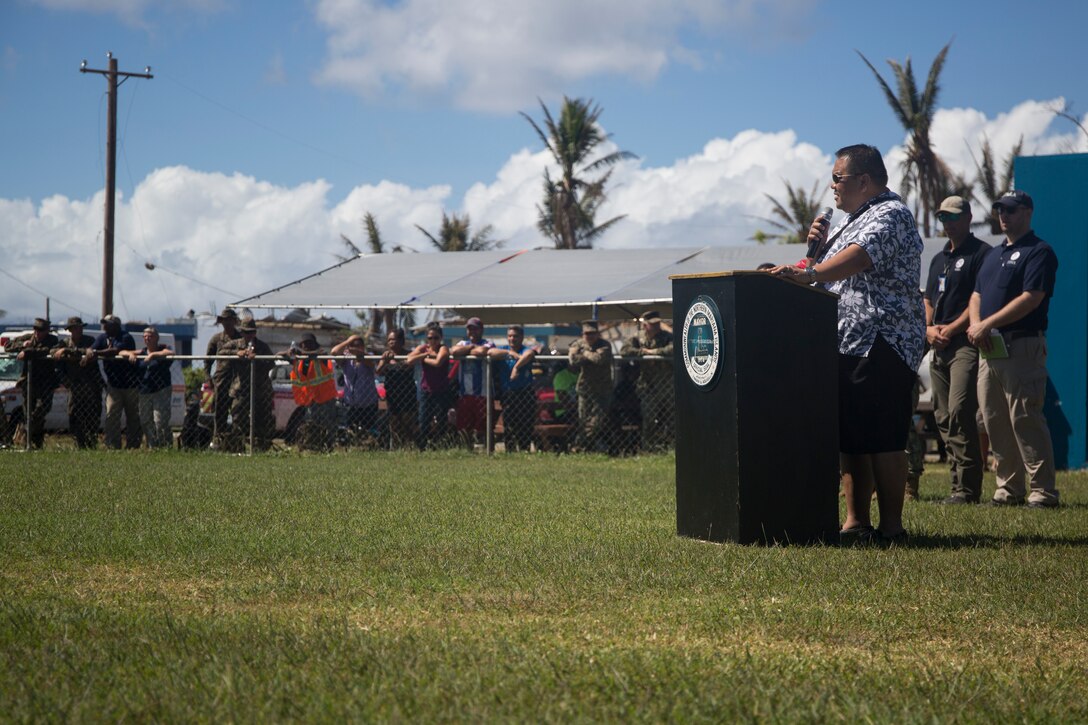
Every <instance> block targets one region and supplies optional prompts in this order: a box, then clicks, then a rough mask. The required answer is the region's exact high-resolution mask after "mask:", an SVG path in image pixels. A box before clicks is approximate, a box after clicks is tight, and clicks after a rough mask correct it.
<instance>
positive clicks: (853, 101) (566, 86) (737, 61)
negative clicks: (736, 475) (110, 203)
mask: <svg viewBox="0 0 1088 725" xmlns="http://www.w3.org/2000/svg"><path fill="white" fill-rule="evenodd" d="M1085 7H1086V6H1085V5H1084V4H1082V3H1067V2H1062V3H1059V2H1055V1H1052V0H1042V1H1041V2H1036V3H1032V4H1030V5H1026V4H1024V3H1013V2H996V3H995V2H989V3H947V2H940V3H938V2H916V3H911V4H909V6H908V5H905V4H902V3H858V2H819V1H817V0H765V1H763V2H751V0H600V1H596V2H595V1H592V0H591V1H590V2H585V0H580V1H578V2H575V1H574V0H550V1H546V0H522V1H521V2H516V3H512V2H503V1H502V0H477V1H475V2H462V1H459V0H446V1H445V2H443V1H441V0H403V1H396V2H377V1H375V0H309V1H307V2H298V3H287V2H275V3H273V2H255V1H243V0H173V1H172V2H152V0H39V1H37V2H32V1H31V0H6V1H5V2H3V3H2V4H0V111H2V112H0V138H3V139H4V142H3V146H4V154H3V158H4V165H3V168H4V170H5V172H6V173H4V174H2V175H0V270H2V271H3V272H4V273H7V274H11V275H14V276H16V277H18V278H19V279H20V280H21V281H22V282H23V284H18V283H15V282H14V281H13V280H11V279H10V278H9V277H4V278H3V282H2V284H0V289H2V290H3V291H0V309H4V310H6V311H7V319H8V320H12V319H16V318H20V317H25V316H28V315H30V316H32V315H34V314H40V310H41V309H42V307H43V297H42V294H43V293H44V294H49V295H50V296H51V297H52V298H53V299H54V302H53V308H54V310H56V311H55V312H54V313H53V316H54V317H55V318H59V317H63V316H66V315H68V314H72V313H73V312H72V310H75V311H78V312H80V313H83V314H85V315H90V316H92V317H93V316H95V315H96V314H97V312H98V299H99V295H98V291H97V290H98V287H99V285H100V283H101V280H100V271H99V265H100V261H99V260H100V254H101V252H100V246H101V240H100V236H99V230H100V228H101V223H102V222H101V203H102V187H103V177H104V154H105V141H104V136H105V87H106V83H105V80H104V79H103V78H102V77H100V76H97V75H91V74H86V75H85V74H81V73H79V71H78V69H79V63H80V61H81V60H82V59H84V58H86V59H87V61H88V64H89V66H91V67H93V68H105V67H106V65H107V60H106V57H105V54H106V52H107V51H112V52H113V53H114V55H115V56H116V57H117V58H118V59H119V61H120V68H121V69H122V70H129V71H141V70H142V69H143V68H144V66H145V65H150V66H151V68H152V73H154V75H155V78H154V79H153V80H140V79H132V80H130V81H128V82H127V83H125V84H124V85H123V86H122V87H121V91H120V97H119V128H120V154H119V157H118V189H119V192H120V194H121V203H120V205H119V208H118V230H117V235H118V252H117V254H118V258H117V285H118V288H119V291H118V301H117V307H118V312H119V313H121V314H122V315H123V316H125V317H136V318H142V319H148V318H150V319H162V318H164V317H168V316H171V315H177V314H182V313H184V312H185V310H187V309H189V308H194V309H196V310H198V311H202V310H205V309H210V308H211V307H213V306H221V305H222V304H224V303H226V302H228V301H231V300H232V299H236V298H240V297H244V296H248V295H250V294H253V293H255V292H259V291H262V290H264V289H267V288H269V287H272V286H275V285H279V284H282V283H284V282H286V281H288V280H290V279H293V278H296V277H298V276H301V275H303V274H306V273H309V272H311V271H315V270H317V269H320V268H322V267H325V266H327V265H329V264H331V263H334V262H335V261H336V257H335V255H336V254H338V253H342V252H343V247H342V245H341V244H340V242H339V235H340V234H347V235H348V236H350V237H353V238H356V239H357V240H359V239H361V237H362V233H361V231H360V223H359V220H360V219H361V217H362V215H363V213H364V212H365V211H372V212H373V213H375V215H376V216H377V218H378V222H379V225H380V226H381V229H382V232H383V234H384V235H385V237H386V238H387V240H389V241H390V242H393V243H402V244H407V245H409V246H412V247H415V248H416V249H419V250H420V251H426V246H427V242H426V239H425V238H424V237H423V235H422V234H420V233H419V231H418V230H417V229H416V228H415V225H416V224H420V225H422V226H424V227H426V228H428V229H436V228H437V226H438V222H439V219H440V217H441V214H442V212H443V211H444V210H445V211H455V212H459V213H461V212H467V213H469V214H470V215H471V217H472V220H473V224H474V226H481V225H483V224H493V225H494V227H495V231H496V236H498V237H499V238H502V239H506V240H507V242H506V245H507V246H508V247H510V248H522V247H530V246H537V245H539V244H542V243H544V242H543V240H542V239H541V238H540V236H539V234H538V233H537V232H536V230H535V227H534V225H535V221H536V210H535V204H536V203H537V201H538V195H539V179H540V175H541V173H542V172H543V169H544V168H545V165H546V163H547V159H546V157H545V156H544V155H543V154H542V153H541V148H540V146H539V142H538V140H537V139H536V137H535V135H534V134H533V132H532V130H531V128H530V127H529V125H528V124H527V123H526V121H525V120H524V119H523V118H522V117H521V116H520V115H519V111H524V112H527V113H529V114H530V115H532V116H533V117H534V118H539V117H540V111H539V106H538V103H537V100H536V99H537V98H540V99H542V100H543V101H544V102H545V103H546V104H547V105H548V106H549V107H550V108H552V109H555V108H557V106H558V103H559V99H560V98H561V97H562V95H563V94H567V95H570V96H581V97H589V98H593V99H594V100H595V101H596V102H598V103H599V104H600V105H601V106H603V108H604V109H605V110H604V114H603V115H602V122H603V125H604V126H605V128H606V130H607V131H608V132H609V133H611V134H613V136H612V139H613V142H614V143H615V144H616V146H617V147H619V148H623V149H626V150H630V151H633V152H635V153H636V154H638V155H639V159H638V160H637V161H634V162H631V163H629V164H626V165H624V167H622V168H619V169H617V171H616V173H615V177H614V183H613V193H612V195H611V200H610V203H609V206H608V207H607V208H606V209H605V212H606V213H607V214H609V215H612V214H627V215H628V218H627V219H626V220H624V221H623V222H622V223H621V224H619V225H617V226H616V227H615V228H614V230H613V231H611V232H610V233H609V235H608V236H607V237H605V239H604V240H602V243H601V246H611V247H622V246H628V247H645V246H657V245H675V246H681V245H682V246H702V245H707V244H711V245H718V244H736V243H749V242H748V241H747V240H748V239H749V238H750V237H751V235H752V233H753V232H754V231H755V230H756V229H757V228H760V227H763V228H767V225H766V224H765V223H761V222H760V221H759V217H760V216H763V215H767V214H768V213H769V203H768V202H767V200H766V198H765V197H764V196H763V194H764V193H770V194H773V195H776V196H780V195H781V192H782V188H783V184H782V182H783V180H790V181H791V182H793V183H795V184H801V185H803V186H805V187H806V188H811V186H812V184H813V183H815V182H816V181H817V180H821V182H822V180H823V179H826V177H827V174H828V172H829V170H830V167H831V154H832V153H833V151H834V150H835V149H836V148H838V147H839V146H842V145H846V144H848V143H855V142H859V141H864V142H869V143H873V144H876V145H877V146H879V147H880V148H881V149H882V150H883V151H884V152H885V153H886V155H887V158H888V163H889V167H890V170H892V171H893V188H894V184H895V182H896V181H897V178H896V177H897V174H896V173H895V171H894V166H895V165H896V164H897V159H898V158H899V157H898V156H897V154H898V153H900V150H899V147H901V145H902V143H903V139H904V133H903V131H902V129H901V128H900V127H899V126H898V124H897V122H896V120H895V118H894V117H893V115H892V113H891V111H890V110H889V109H888V107H887V105H886V103H885V101H884V99H883V96H882V95H881V92H880V90H879V88H878V87H877V85H876V83H875V82H874V79H873V77H872V74H871V73H870V71H869V70H868V69H867V68H866V67H865V65H864V64H863V63H862V61H861V59H860V58H859V57H858V55H857V53H856V52H855V51H861V52H862V53H864V54H865V55H866V56H867V57H868V58H869V59H870V60H871V61H873V62H874V64H876V65H877V67H878V68H880V69H881V71H882V72H884V73H885V77H889V78H890V71H889V70H888V68H887V66H886V64H885V62H884V61H885V59H888V58H893V59H898V60H904V59H906V58H907V57H908V56H909V57H911V59H912V61H913V63H914V67H915V74H916V76H917V77H918V78H919V81H920V82H922V81H923V79H924V77H925V74H926V73H927V71H928V69H929V65H930V63H931V62H932V60H933V58H934V56H935V55H936V54H937V52H938V51H939V50H940V49H941V47H942V46H943V45H944V44H946V43H948V42H949V41H950V40H951V41H952V48H951V52H950V54H949V57H948V61H947V63H946V66H945V69H944V72H943V74H942V81H943V82H942V93H941V96H940V106H941V109H942V110H941V112H939V114H938V117H937V119H936V121H935V124H934V140H935V143H936V145H937V148H938V151H939V152H940V153H941V154H942V156H943V157H944V158H946V160H948V161H949V162H950V163H951V164H952V166H953V168H957V169H960V170H962V171H964V172H968V176H969V177H970V176H972V175H973V174H972V173H970V172H971V171H972V168H973V167H972V166H971V153H972V152H974V153H976V154H977V149H978V146H979V144H980V143H981V140H982V138H984V137H985V138H989V139H990V140H991V141H992V142H993V143H994V145H995V147H996V148H997V149H998V150H999V151H1000V152H1001V153H1004V152H1005V151H1006V150H1007V149H1008V148H1010V147H1011V146H1012V144H1013V143H1014V142H1015V141H1016V139H1017V138H1018V137H1019V136H1020V135H1023V136H1024V138H1025V152H1026V153H1060V152H1068V151H1082V152H1083V151H1088V139H1086V137H1085V136H1084V135H1083V134H1081V132H1080V131H1078V130H1077V128H1076V127H1075V126H1074V125H1073V124H1072V123H1070V122H1068V121H1066V120H1062V119H1055V118H1054V116H1053V114H1052V113H1050V112H1048V111H1047V107H1048V106H1050V105H1052V104H1055V103H1061V102H1065V103H1066V104H1069V108H1070V109H1071V111H1072V113H1073V114H1074V115H1075V116H1076V117H1078V118H1080V119H1082V123H1084V124H1085V125H1088V117H1086V114H1085V112H1086V111H1088V80H1086V75H1085V73H1084V69H1085V68H1088V49H1086V47H1088V46H1086V45H1085V43H1084V42H1083V39H1082V37H1081V36H1082V34H1083V28H1085V27H1088V10H1086V9H1085ZM828 198H829V197H828ZM147 261H151V262H154V263H155V264H156V265H158V266H159V270H158V271H157V272H155V273H152V272H148V271H147V270H146V268H145V266H144V263H145V262H147ZM25 285H29V287H27V286H25Z"/></svg>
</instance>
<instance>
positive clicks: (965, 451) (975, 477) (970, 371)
mask: <svg viewBox="0 0 1088 725" xmlns="http://www.w3.org/2000/svg"><path fill="white" fill-rule="evenodd" d="M929 374H930V378H931V382H932V385H933V417H934V418H935V419H936V421H937V430H939V431H940V432H941V438H943V439H944V445H945V448H946V449H947V450H948V463H949V469H950V472H951V474H952V495H953V496H959V497H963V498H965V499H967V500H968V501H978V500H979V497H980V496H981V495H982V472H983V468H984V462H983V460H982V451H981V449H980V448H979V440H978V421H977V420H976V416H977V413H978V348H976V347H974V346H973V345H971V344H970V343H968V342H967V337H966V336H965V335H961V336H957V337H956V338H955V339H954V341H953V343H952V344H951V345H949V346H948V347H946V348H945V349H944V350H935V351H934V353H933V359H932V361H931V362H930V364H929Z"/></svg>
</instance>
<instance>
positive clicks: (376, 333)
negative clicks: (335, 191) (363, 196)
mask: <svg viewBox="0 0 1088 725" xmlns="http://www.w3.org/2000/svg"><path fill="white" fill-rule="evenodd" d="M363 231H365V232H366V246H367V249H368V250H369V251H370V253H371V254H384V253H385V251H386V244H385V240H383V239H382V234H381V230H379V229H378V220H377V219H376V218H375V217H374V215H373V214H371V213H370V212H369V211H368V212H367V213H366V214H364V215H363ZM340 241H341V242H343V243H344V246H345V247H346V248H347V250H348V252H349V253H350V254H351V257H342V256H340V255H337V256H338V257H340V259H341V260H342V261H345V262H346V261H347V260H348V259H351V258H354V257H358V256H360V255H361V254H362V253H363V250H361V249H359V247H358V246H357V245H356V244H355V242H353V241H351V239H349V238H348V236H347V235H346V234H341V235H340ZM406 248H407V247H405V246H404V245H401V244H396V245H394V246H393V247H391V248H390V249H389V251H390V252H393V253H394V254H397V253H400V252H403V251H404V250H405V249H406ZM401 315H402V317H408V318H409V320H410V319H412V318H413V317H414V316H413V315H412V314H411V311H410V310H408V311H405V312H402V313H401ZM355 316H356V317H358V318H359V320H360V321H361V322H367V320H368V319H369V324H368V326H367V337H368V338H369V339H370V340H372V341H373V340H375V339H377V338H379V337H380V332H381V328H382V323H383V322H384V324H385V329H386V331H387V332H388V331H389V330H392V329H393V328H394V327H395V326H396V322H397V319H396V318H397V310H395V309H391V308H383V309H379V308H376V307H375V308H372V309H371V310H370V315H369V317H368V316H367V314H366V313H365V312H362V311H361V310H355ZM405 324H408V325H410V324H412V323H411V322H406V323H405Z"/></svg>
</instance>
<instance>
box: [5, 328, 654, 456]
mask: <svg viewBox="0 0 1088 725" xmlns="http://www.w3.org/2000/svg"><path fill="white" fill-rule="evenodd" d="M641 322H642V333H641V334H640V335H639V336H636V337H633V338H631V339H629V340H627V341H625V342H623V343H622V349H621V357H618V358H617V357H615V356H614V355H613V348H612V344H611V343H609V342H606V341H604V340H602V339H601V335H600V329H599V326H598V323H597V322H596V321H589V322H585V323H582V326H581V328H582V334H581V337H580V338H579V339H577V340H576V341H575V342H574V343H573V344H572V345H571V346H570V349H569V354H568V355H565V356H564V355H561V354H558V351H554V350H552V351H548V350H543V349H542V348H541V347H540V346H531V345H528V344H526V341H525V331H524V329H523V328H522V326H520V325H510V326H509V327H508V328H507V329H506V341H505V342H501V341H499V342H495V341H492V340H489V339H487V338H485V337H484V335H483V333H484V326H483V323H482V321H481V320H480V319H479V318H477V317H473V318H470V319H469V320H468V321H467V323H466V325H465V335H464V337H463V338H461V339H457V340H450V341H447V340H446V330H444V329H443V328H442V327H441V326H440V325H439V324H438V323H431V324H430V325H428V326H427V328H426V331H425V336H424V339H423V340H422V341H421V342H419V343H418V344H412V343H411V341H410V340H409V339H408V337H407V335H406V333H405V331H404V330H403V329H395V330H392V331H390V332H389V333H388V335H387V336H386V342H385V347H384V349H383V350H381V352H380V354H378V353H377V351H374V350H369V349H368V345H367V340H366V339H365V338H364V337H362V336H360V335H351V336H350V337H348V338H346V339H344V340H341V341H339V342H337V343H336V344H334V345H333V346H332V347H331V348H330V349H328V350H326V349H324V348H322V347H321V345H320V344H319V342H318V340H317V338H316V336H315V335H314V334H313V333H305V334H303V335H302V336H301V338H300V339H299V341H298V343H297V344H295V343H292V345H291V347H290V348H289V349H286V350H280V351H274V350H272V349H271V347H270V346H269V345H268V344H267V343H266V342H264V341H263V340H261V339H260V337H259V335H258V332H259V331H258V325H257V322H256V320H254V319H253V317H252V316H249V315H244V316H239V315H238V313H237V312H235V310H233V309H231V308H226V309H224V310H223V311H222V312H221V313H220V314H219V315H218V316H217V318H216V324H217V325H219V326H221V330H220V331H218V332H216V334H215V335H213V336H212V337H211V339H210V340H209V342H208V346H207V349H206V351H205V354H204V356H203V364H204V381H203V385H202V386H201V389H200V390H199V391H188V392H187V394H186V396H185V415H184V421H183V422H182V424H181V426H180V429H179V430H178V431H177V435H176V436H175V431H174V430H173V429H172V428H171V412H172V396H173V393H174V384H173V382H172V378H171V373H172V371H171V367H172V366H173V365H180V363H179V362H178V361H177V360H175V359H174V357H175V351H174V350H172V349H171V348H170V347H169V346H167V345H164V344H162V343H161V342H160V336H159V333H158V331H157V330H156V329H155V328H154V327H153V326H149V327H147V328H146V329H144V331H143V343H144V344H143V347H138V346H137V343H136V341H135V339H134V338H133V335H132V334H131V333H129V332H127V331H125V329H124V327H123V325H122V322H121V320H120V319H119V318H118V317H117V316H115V315H107V316H105V317H104V318H102V320H101V326H102V331H101V333H100V334H98V335H97V336H96V337H92V336H90V335H88V334H86V333H85V332H84V328H85V323H84V322H83V320H82V319H80V318H78V317H72V318H69V319H68V321H67V325H66V329H67V331H68V333H69V334H68V336H66V337H64V338H63V339H61V338H59V337H58V336H57V335H55V334H54V333H53V332H52V326H51V324H50V322H49V321H48V320H44V319H37V320H35V322H34V325H33V331H32V332H31V333H29V334H25V335H23V336H21V337H17V338H15V339H14V340H12V341H11V342H9V344H8V346H7V349H6V351H5V354H6V355H7V356H9V357H10V356H14V357H15V359H17V360H19V361H21V362H22V368H21V370H22V375H21V377H20V379H19V382H18V387H19V389H20V390H21V391H22V393H23V398H24V399H23V404H22V405H20V406H15V407H13V408H12V409H11V410H10V411H8V414H7V415H5V418H4V421H3V429H2V430H0V445H8V446H10V445H16V446H20V447H22V446H25V447H30V448H41V447H42V446H43V444H44V441H45V433H46V425H45V422H46V416H47V415H48V414H49V413H50V410H51V407H52V405H53V401H54V393H55V391H56V390H57V389H58V387H60V386H62V385H63V386H64V387H65V388H66V389H67V391H68V402H67V414H68V419H67V430H68V432H69V433H70V435H71V436H72V439H73V441H74V443H75V445H76V446H77V447H78V448H95V447H97V446H98V444H99V435H98V432H99V427H100V424H101V429H102V437H101V443H102V445H104V446H105V447H106V448H108V449H120V448H122V447H124V448H129V449H135V448H141V447H143V446H146V447H147V448H149V449H155V448H163V447H169V446H172V445H176V446H177V447H179V448H185V449H204V448H207V449H213V450H218V451H223V452H228V453H242V452H246V451H251V452H260V451H267V450H269V449H271V448H273V447H274V446H276V445H277V444H278V443H279V441H282V442H283V445H287V446H293V447H297V448H300V449H306V450H313V451H331V450H333V449H334V448H336V447H367V448H408V447H415V448H418V449H419V450H426V449H429V448H436V447H449V446H464V447H467V448H468V449H470V450H473V449H476V448H479V447H481V446H486V445H488V444H489V443H490V444H491V445H492V449H491V450H494V444H495V442H499V443H501V445H502V447H503V448H504V449H505V450H506V451H507V452H516V451H526V452H528V451H542V450H549V451H556V452H566V451H571V452H574V451H585V452H600V453H607V454H611V455H620V454H634V453H637V452H639V451H660V450H666V449H668V448H671V446H672V443H673V439H672V435H673V423H672V421H673V383H672V363H671V358H672V335H671V333H670V332H668V331H667V330H665V329H663V328H662V320H661V317H660V315H659V314H658V313H657V312H656V311H650V312H647V313H645V314H644V316H643V318H642V321H641ZM643 357H645V358H646V359H645V360H643V359H641V358H643ZM280 365H284V366H289V371H290V372H289V376H288V377H289V381H290V393H289V395H288V394H286V393H284V392H281V393H279V394H277V392H276V390H275V389H274V384H273V371H274V370H275V368H276V367H277V366H280ZM277 397H279V398H281V399H287V398H289V400H290V401H291V402H293V406H291V407H292V412H291V414H290V416H289V419H288V420H287V421H286V423H285V424H284V423H283V422H282V421H281V424H280V426H279V430H277V418H276V411H275V401H276V399H277ZM103 403H104V407H105V417H104V418H103ZM51 432H53V431H52V430H51ZM489 432H490V435H489ZM20 435H25V436H26V438H25V440H22V439H21V438H19V436H20Z"/></svg>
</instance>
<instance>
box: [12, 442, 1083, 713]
mask: <svg viewBox="0 0 1088 725" xmlns="http://www.w3.org/2000/svg"><path fill="white" fill-rule="evenodd" d="M946 476H947V471H946V470H945V469H943V468H942V467H940V466H936V465H933V466H930V468H929V469H928V470H927V475H926V477H925V479H924V480H923V494H924V495H925V496H926V498H927V499H929V500H928V501H923V502H920V503H909V504H907V511H906V520H907V525H908V527H909V528H910V529H911V531H912V533H913V534H914V541H913V544H912V545H911V546H909V547H906V548H899V549H892V550H888V551H880V550H856V549H840V548H836V547H828V546H814V547H742V546H734V545H725V546H718V545H712V544H705V543H700V542H696V541H692V540H687V539H681V538H678V537H677V536H676V535H675V500H674V489H673V485H674V484H673V460H672V458H671V457H653V458H640V459H625V460H608V459H604V458H594V457H580V456H576V457H566V456H564V457H555V456H546V455H540V456H509V457H507V456H497V457H495V458H493V459H487V458H484V457H481V456H472V455H469V454H467V453H461V452H450V453H446V454H442V453H437V454H433V455H425V456H419V455H415V454H388V453H371V454H349V455H332V456H328V457H320V456H301V457H300V456H297V455H271V456H258V457H254V458H243V457H227V456H215V455H210V454H209V455H202V454H188V455H186V454H181V453H174V452H167V453H162V454H146V453H137V454H118V453H115V454H110V453H104V452H102V453H75V452H64V451H58V452H45V453H35V454H25V453H17V452H5V453H3V454H2V455H0V658H2V662H0V720H5V721H42V720H47V721H59V720H74V721H85V720H110V721H114V720H141V721H146V720H156V721H179V720H186V721H189V720H197V721H281V720H323V721H329V720H342V719H345V718H351V719H354V720H360V719H362V720H380V721H389V720H392V721H413V722H433V721H468V720H484V721H524V720H530V721H541V720H543V721H564V722H566V721H586V720H593V721H601V720H605V721H681V722H689V721H715V722H722V721H735V720H742V721H772V722H775V721H779V722H781V721H790V722H794V721H806V722H823V721H827V720H861V721H870V722H934V721H961V722H978V721H987V722H1014V721H1027V722H1041V721H1043V722H1045V721H1054V722H1058V721H1061V722H1085V721H1088V555H1086V554H1088V474H1086V473H1070V474H1062V475H1061V478H1060V480H1059V487H1060V488H1061V490H1062V496H1063V501H1064V502H1065V505H1064V506H1063V507H1062V508H1061V509H1059V510H1057V511H1033V510H1026V509H1016V510H1006V509H989V508H985V507H952V508H946V507H941V506H938V505H936V504H935V503H934V502H935V501H936V500H938V499H939V498H941V497H942V496H943V495H944V494H945V487H946V480H945V479H946ZM992 488H993V482H992V479H991V480H989V481H988V490H989V491H992Z"/></svg>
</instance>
